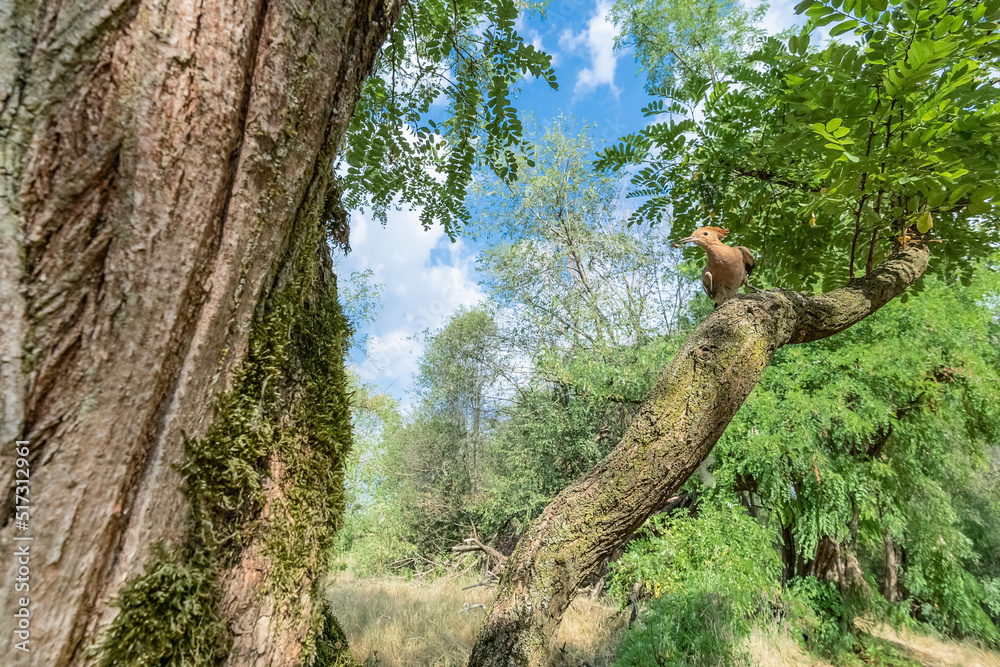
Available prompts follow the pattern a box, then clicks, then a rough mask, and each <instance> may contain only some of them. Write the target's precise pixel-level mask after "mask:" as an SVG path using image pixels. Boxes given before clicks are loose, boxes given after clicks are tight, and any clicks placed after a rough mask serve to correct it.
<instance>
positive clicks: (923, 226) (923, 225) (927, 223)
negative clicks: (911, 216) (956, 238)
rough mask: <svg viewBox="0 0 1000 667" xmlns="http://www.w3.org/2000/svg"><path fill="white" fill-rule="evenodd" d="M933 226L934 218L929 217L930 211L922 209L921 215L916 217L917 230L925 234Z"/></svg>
mask: <svg viewBox="0 0 1000 667" xmlns="http://www.w3.org/2000/svg"><path fill="white" fill-rule="evenodd" d="M933 226H934V220H933V218H932V217H931V212H930V211H924V213H923V215H921V216H920V217H919V218H917V231H918V232H920V233H921V234H926V233H927V232H929V231H930V230H931V227H933Z"/></svg>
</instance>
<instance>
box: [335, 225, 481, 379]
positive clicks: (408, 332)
mask: <svg viewBox="0 0 1000 667" xmlns="http://www.w3.org/2000/svg"><path fill="white" fill-rule="evenodd" d="M351 247H352V251H351V254H350V255H348V256H347V257H345V258H342V259H340V261H339V262H338V266H337V269H336V270H337V272H338V273H339V274H340V275H341V276H342V280H343V279H346V277H347V276H349V275H350V273H351V272H353V271H364V270H365V269H371V270H372V272H373V273H374V281H375V282H376V283H382V284H384V285H385V290H384V292H383V295H382V311H381V315H380V316H379V318H378V320H377V321H376V322H374V323H373V324H372V325H369V326H367V327H365V329H366V331H365V333H368V334H369V341H368V349H367V354H366V355H359V354H355V355H353V357H352V361H353V362H354V364H355V370H356V371H357V373H358V374H359V375H360V376H361V378H362V379H363V380H365V381H367V382H374V383H376V384H377V385H378V386H379V387H380V388H382V389H384V390H387V391H389V392H390V393H392V394H393V395H395V396H396V397H397V398H404V394H405V391H406V390H407V389H408V388H409V386H410V383H411V376H412V374H413V373H414V372H415V371H416V369H417V362H418V360H419V358H420V355H421V353H422V352H423V346H422V344H421V343H420V341H419V334H420V333H421V332H423V331H424V330H425V329H430V330H431V331H434V330H436V329H439V328H440V327H441V326H443V325H444V323H445V322H446V321H447V319H448V318H449V317H450V316H451V315H452V314H453V313H455V311H457V310H458V309H459V308H460V307H463V306H465V307H469V306H473V305H475V304H477V303H480V302H481V301H482V300H483V293H482V290H481V289H480V287H479V285H478V284H477V283H476V280H475V256H474V253H473V252H472V251H471V250H470V249H469V248H468V246H467V245H466V244H465V243H463V242H462V241H461V240H459V241H457V242H455V243H451V241H450V240H449V239H448V237H447V236H446V235H445V233H444V230H443V229H442V228H441V227H440V226H434V227H432V228H431V229H429V230H426V231H425V230H424V229H423V228H422V227H421V225H420V221H419V212H418V211H398V212H396V211H391V212H390V213H389V222H388V224H387V225H386V226H385V227H383V226H382V225H380V224H379V223H377V222H375V221H373V220H372V219H371V218H370V217H369V216H368V215H362V214H360V213H357V212H354V213H352V215H351Z"/></svg>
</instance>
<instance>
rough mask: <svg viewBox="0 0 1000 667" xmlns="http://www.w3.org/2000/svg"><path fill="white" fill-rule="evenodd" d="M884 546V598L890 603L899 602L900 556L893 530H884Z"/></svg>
mask: <svg viewBox="0 0 1000 667" xmlns="http://www.w3.org/2000/svg"><path fill="white" fill-rule="evenodd" d="M882 546H883V547H884V548H885V576H884V577H883V578H882V597H884V598H885V599H886V600H888V601H889V602H898V601H899V597H900V596H899V554H898V553H897V552H896V542H895V540H893V538H892V530H890V529H889V527H888V526H886V527H885V528H883V529H882Z"/></svg>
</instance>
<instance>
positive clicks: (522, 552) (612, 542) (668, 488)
mask: <svg viewBox="0 0 1000 667" xmlns="http://www.w3.org/2000/svg"><path fill="white" fill-rule="evenodd" d="M927 261H928V252H927V249H926V248H923V247H915V246H910V247H909V248H908V249H906V250H901V251H900V252H899V253H897V254H896V255H894V256H893V257H892V258H890V259H889V260H888V261H887V262H886V263H885V264H884V265H883V266H881V267H879V268H878V269H877V270H875V271H874V272H872V274H871V275H870V276H867V277H865V278H863V279H859V280H854V281H852V282H851V283H850V284H849V285H848V286H847V287H845V288H843V289H839V290H835V291H833V292H829V293H827V294H822V295H819V296H815V297H810V298H806V297H803V296H801V295H798V294H796V293H792V292H784V291H779V292H768V293H764V294H757V295H748V296H744V297H741V298H737V299H734V300H732V301H729V302H727V303H726V304H725V305H724V306H723V307H721V308H719V309H718V310H716V311H715V312H714V313H712V314H711V315H710V316H709V317H708V318H707V319H706V320H705V321H704V322H702V323H701V324H700V325H699V326H698V327H697V328H696V329H695V331H694V332H693V333H692V334H691V335H690V336H689V337H688V339H687V341H685V343H684V345H683V346H682V347H681V349H680V350H679V351H678V352H677V354H676V355H675V356H674V358H673V360H672V361H671V363H670V365H669V366H668V367H667V369H666V370H665V371H664V373H663V375H662V377H661V378H660V380H659V382H658V383H657V384H656V386H655V387H654V388H653V390H652V391H651V392H650V394H649V396H648V397H647V398H646V401H645V402H644V404H643V405H642V407H641V408H640V410H639V413H638V414H637V415H636V417H635V419H634V420H633V421H632V424H631V425H630V427H629V429H628V431H627V432H626V434H625V437H624V438H623V439H622V441H621V442H620V443H619V444H618V446H617V447H616V448H615V449H614V450H613V451H612V452H611V453H610V454H609V455H608V456H607V458H605V459H604V460H603V461H601V463H599V464H598V465H597V467H596V468H594V470H592V471H591V472H590V473H588V474H587V475H585V476H584V477H583V478H582V479H580V480H578V481H577V482H575V483H573V484H571V485H570V486H569V487H567V488H566V489H564V490H563V491H562V493H560V494H559V495H558V496H557V497H556V499H555V500H553V501H552V503H551V504H550V505H549V506H548V507H547V508H546V509H545V510H544V511H543V512H542V515H541V516H540V517H538V518H537V519H536V520H535V521H533V522H532V524H531V525H530V526H529V528H528V530H527V532H526V533H525V534H524V536H523V537H522V538H521V540H520V541H519V542H518V545H517V548H516V549H515V550H514V553H513V554H512V555H511V557H510V558H509V559H508V561H507V563H506V564H505V566H504V569H503V571H502V574H501V578H500V584H499V587H498V589H497V596H496V600H495V602H494V604H493V608H492V609H491V611H490V615H489V617H488V619H487V622H486V625H485V626H484V627H483V630H482V631H481V633H480V635H479V640H478V641H477V643H476V646H475V648H474V649H473V653H472V656H471V658H470V660H469V664H470V665H472V666H476V667H478V666H481V665H491V666H501V665H503V666H524V665H544V664H546V659H547V653H548V649H549V639H550V637H551V636H552V635H553V633H554V632H555V630H556V627H557V625H558V623H559V620H560V618H561V616H562V614H563V612H564V611H565V609H566V607H567V606H568V605H569V603H570V600H571V599H572V596H573V594H574V592H575V591H576V589H577V587H578V586H579V585H580V583H581V582H582V581H584V580H585V579H586V578H587V577H588V576H589V575H590V574H591V573H592V572H594V571H595V569H596V568H597V567H599V566H600V564H601V563H602V562H603V560H604V559H605V558H606V557H607V556H608V554H609V553H610V552H611V551H612V550H613V549H615V548H616V547H617V546H618V545H619V544H620V543H621V542H622V541H623V540H625V539H626V538H628V536H629V535H631V534H632V532H634V531H635V530H636V529H637V528H638V527H639V526H640V525H642V523H643V521H645V520H646V518H647V517H648V516H649V515H650V514H651V513H652V512H654V511H655V510H656V509H657V508H658V507H660V506H662V504H663V503H664V502H665V501H666V499H667V498H669V497H670V496H671V495H673V494H674V493H675V492H676V491H677V489H678V488H679V487H680V486H681V485H682V484H683V483H684V481H685V480H686V479H687V478H688V477H689V476H690V475H691V473H692V472H694V471H695V470H696V469H697V467H698V466H699V465H700V464H701V462H702V461H703V460H704V459H705V458H706V457H707V456H708V454H709V452H711V450H712V447H713V446H714V445H715V442H716V441H717V440H718V438H719V436H720V435H721V434H722V432H723V431H724V430H725V428H726V425H727V424H728V423H729V421H730V419H732V416H733V414H735V412H736V410H737V409H738V408H739V407H740V405H741V404H742V403H743V401H744V400H745V399H746V397H747V395H748V394H749V393H750V390H751V389H753V387H754V385H756V384H757V382H758V380H759V379H760V376H761V374H762V373H763V371H764V368H765V367H766V366H767V365H768V363H769V362H770V360H771V357H772V356H773V355H774V352H775V351H776V350H777V349H778V348H779V347H781V346H783V345H787V344H789V343H804V342H808V341H814V340H818V339H821V338H825V337H827V336H830V335H833V334H835V333H837V332H839V331H842V330H844V329H846V328H847V327H849V326H851V325H853V324H855V323H856V322H859V321H860V320H862V319H863V318H865V317H867V316H868V315H870V314H871V313H873V312H875V310H877V309H878V308H880V307H882V306H883V305H885V304H886V303H888V302H889V301H890V300H891V299H892V298H894V297H895V296H897V295H898V294H900V293H901V292H902V291H903V290H904V289H905V288H906V287H907V286H909V285H910V284H912V283H913V281H915V280H916V279H917V278H919V277H920V276H921V275H922V274H923V272H924V270H925V268H926V266H927Z"/></svg>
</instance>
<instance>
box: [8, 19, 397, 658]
mask: <svg viewBox="0 0 1000 667" xmlns="http://www.w3.org/2000/svg"><path fill="white" fill-rule="evenodd" d="M399 9H400V4H399V3H396V2H394V1H393V0H325V1H321V2H314V3H308V4H306V5H301V4H295V3H275V2H267V1H264V0H243V1H238V2H235V3H200V4H199V3H189V2H173V1H169V2H146V1H145V0H92V1H88V2H83V3H69V4H67V3H61V2H49V1H47V0H42V1H38V2H27V3H18V4H15V5H12V6H11V7H8V8H6V9H3V10H0V21H3V34H4V40H2V42H0V86H2V87H3V99H4V104H3V105H2V106H0V127H2V128H3V133H2V134H0V149H2V150H0V163H2V168H3V170H4V178H3V179H0V258H2V259H3V261H2V262H0V304H2V306H0V308H2V312H0V314H2V316H3V317H4V324H5V326H4V327H3V328H2V330H0V408H2V409H0V419H2V422H0V436H2V437H3V438H4V439H5V442H3V443H2V444H3V445H4V447H3V450H2V451H0V472H2V474H3V475H4V476H5V477H4V478H3V481H4V488H5V489H8V490H10V489H12V488H13V487H12V486H11V484H9V482H10V478H11V476H12V475H13V465H12V461H11V455H12V448H11V447H8V446H7V445H8V444H9V443H8V442H6V439H7V438H17V439H23V440H28V441H29V442H30V448H31V455H30V460H31V484H32V487H31V492H32V495H33V498H34V499H35V503H34V504H33V506H32V514H31V534H32V537H33V542H32V549H33V556H32V579H31V604H32V612H33V616H32V626H31V627H32V633H33V634H32V636H33V638H34V639H33V642H32V644H31V653H29V654H23V653H22V652H18V651H16V650H15V649H14V647H13V642H12V639H13V637H14V635H13V632H12V629H13V628H12V626H11V624H12V619H13V612H14V610H15V609H16V607H17V602H18V600H17V595H16V594H15V591H14V590H13V588H12V587H5V588H3V589H2V591H0V609H2V614H0V617H2V619H3V620H0V663H3V664H5V665H7V664H10V665H18V664H33V665H46V666H47V665H74V664H83V663H86V662H88V660H89V658H88V656H89V655H91V650H90V649H91V647H92V646H93V645H94V644H95V643H98V642H99V641H100V640H101V637H102V636H104V637H107V638H109V640H110V641H115V642H118V645H117V646H114V647H113V648H115V650H122V651H125V652H124V653H122V654H121V655H133V656H138V655H142V654H143V651H147V650H153V649H150V648H149V647H150V646H153V645H154V644H155V643H156V642H159V646H160V649H157V650H166V648H167V647H174V648H175V649H176V654H177V656H182V654H183V655H186V656H187V657H188V658H191V656H192V655H198V656H199V658H198V659H197V660H195V662H196V663H197V664H203V661H202V657H204V656H207V655H209V654H211V655H212V656H217V655H224V657H223V658H222V659H223V660H226V661H228V662H230V663H231V664H240V665H284V664H296V663H298V662H299V661H300V660H301V659H302V658H303V657H304V654H303V653H302V648H303V646H304V645H307V644H308V641H307V638H308V635H309V632H310V627H311V620H315V617H316V615H317V613H318V611H317V610H316V609H314V608H315V607H316V606H317V605H316V604H315V603H314V600H315V597H316V596H315V595H314V593H315V591H314V582H315V575H316V573H317V571H318V569H319V567H320V566H321V565H322V563H323V559H324V556H325V553H324V552H325V550H326V548H327V545H328V543H329V536H330V529H331V525H332V522H333V521H334V520H335V519H336V516H337V513H338V512H339V509H338V508H339V503H340V499H339V495H338V493H337V491H338V489H339V484H340V481H339V475H340V471H339V465H340V461H341V459H342V457H343V453H344V451H345V448H346V447H347V446H348V432H347V431H348V422H347V420H346V412H345V411H346V404H345V401H346V397H345V396H344V394H343V382H342V380H343V378H342V373H343V369H342V367H341V355H342V351H343V350H342V345H343V322H342V320H341V318H340V315H339V310H338V308H337V306H336V292H335V288H334V282H333V277H332V275H331V273H330V263H329V256H328V253H329V250H328V248H327V246H326V243H325V239H324V226H323V217H324V213H323V212H324V210H325V209H326V204H327V200H328V193H329V192H330V191H331V189H332V187H333V186H332V184H331V179H332V177H333V173H332V160H333V157H334V154H335V152H336V149H337V147H338V145H339V143H340V141H341V139H342V137H343V134H344V131H345V129H346V127H347V124H348V122H349V120H350V116H351V113H352V112H353V108H354V105H355V103H356V101H357V99H358V95H359V91H360V86H361V83H362V81H363V79H364V78H365V77H366V76H367V74H368V73H369V71H370V68H371V66H372V63H373V62H374V58H375V55H376V53H377V51H378V49H379V47H380V46H381V44H382V42H383V41H384V39H385V36H386V34H387V33H388V30H389V29H390V27H391V25H392V23H393V21H394V20H395V17H396V15H397V13H398V11H399ZM13 500H14V498H13V494H12V493H10V491H8V494H7V495H5V503H6V504H5V516H6V517H8V518H9V517H10V516H11V510H12V506H13ZM11 523H12V522H9V521H6V522H5V525H4V526H3V527H2V528H0V559H2V562H3V564H4V567H5V568H8V570H7V571H6V575H7V577H6V578H7V579H11V577H12V576H13V574H12V572H11V571H10V570H9V568H10V567H13V566H16V561H15V559H14V558H12V556H11V551H12V549H13V546H12V545H13V542H12V541H11V537H12V534H13V532H14V530H15V527H14V526H13V525H11ZM143 587H145V590H146V591H147V592H148V591H150V590H168V591H173V593H172V594H169V595H165V596H164V597H163V598H162V599H161V600H160V602H161V603H162V604H163V605H164V607H163V608H162V609H161V610H160V611H164V610H170V609H173V607H172V606H171V605H172V604H174V603H175V602H176V601H177V599H178V598H184V599H188V600H191V601H192V602H191V604H192V605H194V606H197V607H198V608H197V609H191V608H186V609H184V610H176V613H174V615H173V616H171V614H170V613H169V611H164V613H162V614H160V615H159V617H158V618H153V617H149V618H145V620H144V619H143V618H142V616H143V613H144V612H143V604H144V602H143V598H148V597H149V595H140V594H139V592H140V591H142V590H143ZM130 594H134V595H130ZM116 598H117V599H118V600H119V601H120V605H121V609H120V610H119V608H117V607H114V606H110V605H109V601H111V600H114V599H116ZM146 610H147V611H148V610H149V609H148V607H147V608H146ZM132 612H134V613H132ZM130 614H131V615H130ZM183 614H190V617H189V618H187V617H184V616H183ZM116 618H117V619H118V620H115V621H114V624H112V625H111V626H110V634H107V635H105V634H104V629H105V628H108V627H109V626H108V624H109V622H111V621H112V619H116ZM185 618H187V620H185ZM171 620H177V621H179V623H178V626H177V627H181V628H188V629H185V630H183V632H181V635H180V637H174V636H173V635H170V636H165V635H157V636H153V634H154V630H156V628H160V629H161V630H162V629H163V628H164V624H165V623H166V624H169V622H170V621H171ZM143 623H152V624H153V625H149V626H144V625H143ZM127 628H133V629H139V630H141V631H142V634H143V636H142V637H140V636H139V635H138V634H133V635H132V636H133V638H134V639H135V640H136V641H137V642H138V643H137V644H136V647H134V648H136V652H134V653H132V654H128V653H127V651H126V650H125V647H123V646H122V645H121V642H124V641H125V639H124V638H125V637H126V636H127V635H128V633H127V632H126V629H127ZM219 628H223V629H224V632H221V633H220V632H217V630H218V629H219ZM169 631H170V632H173V630H169ZM199 632H201V633H203V636H201V635H199V636H196V635H197V633H199ZM219 637H225V638H226V639H225V641H224V642H222V644H224V646H223V647H222V648H224V649H225V650H224V651H222V653H218V652H217V649H218V648H219V645H218V644H219V642H217V641H216V639H218V638H219ZM142 642H147V643H148V646H147V647H146V648H145V649H143V648H141V647H139V644H141V643H142ZM212 645H214V648H211V650H210V646H212ZM105 646H111V645H110V644H107V643H105ZM129 650H131V649H129ZM191 659H192V660H193V658H191ZM132 661H133V662H136V661H138V658H137V657H136V658H134V659H133V660H132ZM181 662H183V661H181V660H180V657H177V658H175V659H174V664H181ZM188 662H189V664H191V661H190V660H189V661H188ZM115 664H128V663H127V661H126V660H125V659H124V658H122V657H116V658H115Z"/></svg>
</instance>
